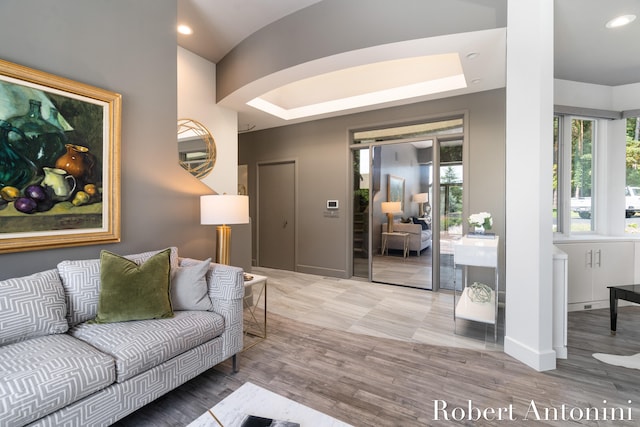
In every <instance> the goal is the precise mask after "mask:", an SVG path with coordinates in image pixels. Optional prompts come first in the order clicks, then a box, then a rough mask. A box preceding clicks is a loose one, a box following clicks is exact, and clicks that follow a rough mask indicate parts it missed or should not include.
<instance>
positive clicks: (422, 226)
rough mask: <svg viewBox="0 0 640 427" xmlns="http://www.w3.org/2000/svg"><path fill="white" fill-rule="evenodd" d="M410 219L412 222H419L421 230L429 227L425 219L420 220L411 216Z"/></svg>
mask: <svg viewBox="0 0 640 427" xmlns="http://www.w3.org/2000/svg"><path fill="white" fill-rule="evenodd" d="M411 220H412V221H413V223H414V224H419V225H420V228H422V230H428V229H429V224H427V222H426V221H421V220H419V219H418V218H416V217H415V216H414V217H411Z"/></svg>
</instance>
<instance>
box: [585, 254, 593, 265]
mask: <svg viewBox="0 0 640 427" xmlns="http://www.w3.org/2000/svg"><path fill="white" fill-rule="evenodd" d="M585 265H586V266H587V267H589V268H593V250H591V251H587V253H586V254H585Z"/></svg>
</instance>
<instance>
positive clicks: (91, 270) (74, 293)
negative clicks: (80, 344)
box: [58, 247, 178, 326]
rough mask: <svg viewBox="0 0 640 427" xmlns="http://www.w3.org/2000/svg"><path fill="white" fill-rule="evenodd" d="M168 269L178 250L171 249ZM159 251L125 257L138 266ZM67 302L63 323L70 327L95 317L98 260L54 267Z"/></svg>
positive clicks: (175, 265)
mask: <svg viewBox="0 0 640 427" xmlns="http://www.w3.org/2000/svg"><path fill="white" fill-rule="evenodd" d="M169 249H171V258H170V259H171V268H175V267H177V266H178V248H176V247H171V248H169ZM158 252H161V251H149V252H142V253H138V254H133V255H125V258H128V259H130V260H132V261H135V262H136V263H137V264H142V263H144V262H145V261H146V260H148V259H149V258H151V257H152V256H153V255H155V254H157V253H158ZM58 273H59V274H60V278H61V279H62V286H63V287H64V291H65V297H66V300H67V320H68V322H69V325H70V326H73V325H77V324H78V323H82V322H86V321H87V320H90V319H93V318H95V317H96V314H97V311H98V297H99V295H100V259H86V260H71V261H62V262H61V263H59V264H58Z"/></svg>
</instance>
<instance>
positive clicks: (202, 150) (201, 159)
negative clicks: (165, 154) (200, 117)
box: [178, 119, 216, 179]
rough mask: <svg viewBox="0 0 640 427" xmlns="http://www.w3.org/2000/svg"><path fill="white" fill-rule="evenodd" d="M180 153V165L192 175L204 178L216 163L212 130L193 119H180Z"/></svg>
mask: <svg viewBox="0 0 640 427" xmlns="http://www.w3.org/2000/svg"><path fill="white" fill-rule="evenodd" d="M178 155H179V156H180V165H181V166H182V167H183V168H184V169H185V170H186V171H187V172H189V173H190V174H191V175H193V176H195V177H196V178H198V179H202V178H204V177H205V176H207V175H209V173H210V172H211V171H212V170H213V167H214V166H215V164H216V142H215V141H214V139H213V136H212V135H211V132H209V130H208V129H207V128H206V127H205V126H204V125H203V124H202V123H200V122H198V121H196V120H193V119H179V120H178Z"/></svg>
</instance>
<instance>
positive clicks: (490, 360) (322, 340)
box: [117, 275, 640, 427]
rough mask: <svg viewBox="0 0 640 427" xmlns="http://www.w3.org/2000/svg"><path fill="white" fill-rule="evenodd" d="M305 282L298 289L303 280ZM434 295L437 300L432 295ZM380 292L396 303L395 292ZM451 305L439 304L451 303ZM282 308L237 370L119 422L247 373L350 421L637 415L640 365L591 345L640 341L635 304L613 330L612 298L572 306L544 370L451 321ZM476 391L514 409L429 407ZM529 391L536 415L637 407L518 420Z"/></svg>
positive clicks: (159, 419)
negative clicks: (343, 317)
mask: <svg viewBox="0 0 640 427" xmlns="http://www.w3.org/2000/svg"><path fill="white" fill-rule="evenodd" d="M301 281H302V282H305V281H312V278H311V277H307V275H304V276H302V277H301ZM273 282H276V283H277V282H278V280H276V279H274V280H273ZM331 282H334V283H335V284H336V286H338V287H339V289H342V288H340V286H342V285H341V284H340V283H339V281H326V282H322V283H323V285H324V287H323V289H322V290H321V291H318V292H319V293H325V294H326V293H331V291H330V289H331V287H330V286H329V285H330V284H331ZM270 285H271V282H270ZM369 286H372V285H369ZM303 287H304V286H301V287H300V289H298V290H297V291H292V293H299V292H301V289H303ZM269 291H270V292H271V291H273V292H271V293H270V294H269V298H270V301H269V304H270V307H271V298H273V304H274V305H273V307H274V310H275V309H276V307H277V306H278V304H277V300H278V299H279V298H281V297H282V295H279V293H282V292H283V291H282V290H277V287H276V286H275V285H274V287H273V289H272V288H271V286H270V288H269ZM333 292H334V294H335V293H338V294H339V293H340V292H338V291H335V290H334V291H333ZM416 292H423V293H424V292H425V291H419V290H416ZM402 298H406V295H402ZM405 302H406V300H405ZM437 303H438V302H437V300H436V301H435V302H433V304H437ZM384 304H389V302H388V300H387V302H385V303H384ZM448 306H449V305H448V304H447V305H443V306H442V307H441V308H440V309H441V310H442V311H446V310H447V308H446V307H448ZM431 309H432V308H431ZM279 310H280V308H279V309H278V310H275V311H279ZM275 311H274V312H272V310H271V309H269V336H268V338H267V340H265V341H263V342H261V343H259V344H257V345H255V346H254V347H252V348H251V349H249V350H247V351H245V352H243V353H242V354H241V356H240V371H239V372H238V373H236V374H233V373H232V372H231V365H230V363H229V362H225V363H222V364H220V365H218V366H217V367H215V368H213V369H210V370H208V371H207V372H205V373H204V374H202V375H200V376H198V377H197V378H195V379H193V380H192V381H190V382H188V383H186V384H184V385H183V386H181V387H179V388H178V389H176V390H174V391H172V392H170V393H168V394H167V395H165V396H163V397H161V398H160V399H158V400H156V401H155V402H153V403H151V404H149V405H147V406H146V407H144V408H142V409H140V410H139V411H137V412H135V413H134V414H132V415H130V416H129V417H127V418H125V419H124V420H121V422H119V423H118V424H117V425H118V426H136V427H138V426H154V427H155V426H182V425H186V424H188V423H189V422H191V421H193V420H194V419H195V418H197V417H198V416H199V415H200V414H202V413H203V412H205V411H206V410H207V408H209V407H211V406H214V405H215V404H216V403H217V402H218V401H220V400H222V399H223V398H224V397H225V396H227V395H228V394H229V393H231V392H232V391H233V390H235V389H236V388H238V387H239V386H240V385H242V384H243V383H244V382H246V381H251V382H253V383H255V384H257V385H260V386H262V387H265V388H267V389H269V390H271V391H274V392H276V393H279V394H282V395H284V396H287V397H289V398H291V399H294V400H296V401H298V402H300V403H302V404H305V405H307V406H310V407H313V408H315V409H317V410H319V411H322V412H325V413H327V414H329V415H331V416H333V417H336V418H338V419H341V420H343V421H345V422H348V423H350V424H353V425H355V426H402V427H411V426H438V425H479V426H493V425H495V426H500V425H535V426H564V425H589V426H608V425H615V426H637V425H639V424H640V422H639V421H638V420H640V382H639V381H638V380H637V379H638V377H639V375H640V372H639V371H637V370H630V369H626V368H621V367H615V366H611V365H606V364H604V363H602V362H599V361H598V360H596V359H594V358H593V357H592V356H591V355H592V353H594V352H604V353H615V354H634V353H638V352H640V328H638V327H637V326H638V325H639V324H640V307H622V308H620V313H619V317H618V334H617V335H616V336H611V335H610V333H609V315H608V310H593V311H583V312H573V313H570V314H569V358H568V359H567V360H559V361H558V367H557V369H556V370H553V371H548V372H542V373H540V372H536V371H534V370H533V369H530V368H528V367H527V366H525V365H523V364H522V363H520V362H518V361H516V360H515V359H513V358H511V357H509V356H507V355H506V354H504V353H503V352H502V351H501V345H497V346H496V345H494V346H487V345H484V344H483V345H482V346H480V347H478V348H474V346H473V345H471V344H469V345H468V346H467V345H465V344H466V343H467V341H464V340H462V341H460V340H457V338H456V337H457V336H456V335H454V334H453V333H452V332H450V333H449V334H448V338H449V339H450V340H451V341H452V342H455V345H454V346H450V345H448V343H447V339H446V337H445V336H446V334H444V333H442V332H440V333H439V336H440V341H439V345H434V344H429V343H425V342H421V340H417V339H414V338H402V337H393V338H391V337H381V336H372V335H371V334H364V333H355V332H352V331H348V330H345V329H349V327H351V325H352V324H353V323H349V322H347V323H346V324H345V325H344V326H345V327H346V328H345V327H342V328H341V327H339V325H337V323H336V322H331V321H329V319H330V318H333V317H335V310H334V311H333V312H331V311H327V316H326V317H327V319H328V320H327V324H328V325H330V326H322V325H321V324H319V321H318V318H319V317H318V315H317V314H316V315H314V319H313V322H312V323H308V322H305V321H304V319H301V318H296V317H295V316H293V317H287V316H284V315H282V314H279V313H276V312H275ZM399 314H401V313H399ZM381 316H382V315H381ZM392 321H393V320H392V319H389V318H387V317H384V316H382V317H381V318H380V323H383V322H392ZM434 333H436V334H437V331H434ZM475 341H482V340H475ZM469 400H471V401H472V404H473V405H474V407H477V408H480V409H481V410H482V409H484V408H496V410H497V409H498V408H501V407H509V405H512V408H513V413H512V416H513V418H516V419H518V421H511V422H509V421H504V420H501V421H500V420H494V421H484V420H481V421H475V422H474V421H468V420H462V421H459V422H458V421H448V422H447V421H441V420H435V419H434V418H435V415H436V414H439V416H440V417H442V411H438V412H437V413H436V412H435V411H434V401H439V402H446V403H447V405H448V408H454V407H461V408H465V409H466V408H467V407H468V405H469ZM603 400H606V401H607V403H603ZM532 401H533V402H534V403H535V405H536V407H537V408H538V410H539V411H540V414H541V415H543V413H542V412H543V411H544V409H546V408H557V409H558V410H560V408H561V405H565V406H566V408H568V409H571V408H581V409H582V410H586V408H589V407H594V408H603V407H606V408H616V407H619V408H622V409H623V410H624V411H625V412H624V413H625V414H627V413H628V412H627V411H628V408H631V409H630V412H631V415H632V418H633V420H632V421H615V422H603V421H598V422H596V421H586V420H583V421H575V420H574V421H562V420H558V421H554V420H549V421H536V422H532V421H531V420H529V421H523V420H522V419H523V417H524V416H525V413H526V412H527V410H528V409H530V405H531V402H532ZM629 401H631V403H629ZM440 404H442V403H440ZM458 413H460V412H458ZM574 413H577V412H574ZM449 414H450V415H451V413H449ZM529 418H532V414H531V413H530V416H529Z"/></svg>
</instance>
